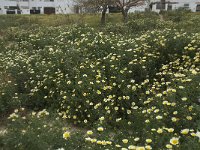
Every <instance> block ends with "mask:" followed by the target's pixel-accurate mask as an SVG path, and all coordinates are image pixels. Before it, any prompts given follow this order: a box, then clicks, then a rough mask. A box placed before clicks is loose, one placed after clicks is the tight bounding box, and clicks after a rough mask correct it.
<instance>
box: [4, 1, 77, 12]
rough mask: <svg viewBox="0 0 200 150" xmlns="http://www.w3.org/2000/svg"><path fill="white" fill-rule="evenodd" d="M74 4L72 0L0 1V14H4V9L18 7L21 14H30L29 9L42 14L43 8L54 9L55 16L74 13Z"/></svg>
mask: <svg viewBox="0 0 200 150" xmlns="http://www.w3.org/2000/svg"><path fill="white" fill-rule="evenodd" d="M74 5H75V3H74V2H73V1H72V0H54V1H50V0H0V8H1V10H0V14H6V11H7V9H6V7H10V6H15V7H17V6H18V7H19V8H20V10H21V14H30V10H31V9H36V10H40V13H41V14H44V8H45V7H53V8H55V13H56V14H71V13H74Z"/></svg>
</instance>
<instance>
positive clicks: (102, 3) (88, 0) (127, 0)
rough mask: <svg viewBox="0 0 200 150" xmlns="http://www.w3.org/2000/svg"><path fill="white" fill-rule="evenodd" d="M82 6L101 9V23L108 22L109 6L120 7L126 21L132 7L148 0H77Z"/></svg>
mask: <svg viewBox="0 0 200 150" xmlns="http://www.w3.org/2000/svg"><path fill="white" fill-rule="evenodd" d="M76 1H77V3H79V5H80V6H81V7H84V8H86V9H91V8H93V9H95V10H96V11H99V10H100V9H101V24H105V22H106V11H107V9H108V6H110V5H113V6H117V7H119V8H120V10H121V12H122V16H123V20H124V22H126V21H127V20H128V11H129V10H130V8H131V7H136V6H140V5H143V4H144V2H145V1H147V0H76Z"/></svg>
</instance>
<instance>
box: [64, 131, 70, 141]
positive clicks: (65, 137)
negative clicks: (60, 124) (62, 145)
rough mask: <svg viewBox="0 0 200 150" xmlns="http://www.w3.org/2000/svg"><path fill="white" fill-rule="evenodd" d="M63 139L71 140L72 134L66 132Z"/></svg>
mask: <svg viewBox="0 0 200 150" xmlns="http://www.w3.org/2000/svg"><path fill="white" fill-rule="evenodd" d="M63 138H64V139H66V140H67V139H68V138H70V132H68V131H66V132H65V133H63Z"/></svg>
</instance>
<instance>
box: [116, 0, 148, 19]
mask: <svg viewBox="0 0 200 150" xmlns="http://www.w3.org/2000/svg"><path fill="white" fill-rule="evenodd" d="M115 3H116V5H117V6H118V7H120V9H121V12H122V16H123V19H124V22H127V20H128V11H129V10H130V8H131V7H136V6H141V5H144V3H145V0H115Z"/></svg>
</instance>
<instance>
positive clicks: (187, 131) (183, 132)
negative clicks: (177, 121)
mask: <svg viewBox="0 0 200 150" xmlns="http://www.w3.org/2000/svg"><path fill="white" fill-rule="evenodd" d="M189 131H190V130H189V129H183V130H181V134H188V133H189Z"/></svg>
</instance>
